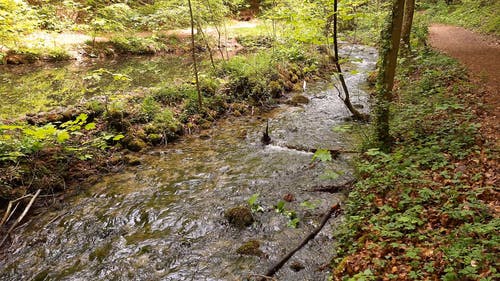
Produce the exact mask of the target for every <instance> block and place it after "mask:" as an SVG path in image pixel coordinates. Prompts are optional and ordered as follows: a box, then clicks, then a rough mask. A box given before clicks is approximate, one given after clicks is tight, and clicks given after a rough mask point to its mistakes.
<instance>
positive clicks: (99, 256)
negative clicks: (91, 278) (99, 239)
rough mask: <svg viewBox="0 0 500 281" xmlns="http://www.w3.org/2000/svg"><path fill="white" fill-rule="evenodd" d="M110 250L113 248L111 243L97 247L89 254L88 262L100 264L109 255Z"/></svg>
mask: <svg viewBox="0 0 500 281" xmlns="http://www.w3.org/2000/svg"><path fill="white" fill-rule="evenodd" d="M112 248H113V246H112V245H111V243H106V244H104V245H103V246H102V247H99V248H97V249H95V250H94V251H93V252H92V253H90V255H89V260H90V261H94V260H97V261H99V262H102V261H103V260H104V259H105V258H106V257H107V256H108V255H109V252H110V251H111V249H112Z"/></svg>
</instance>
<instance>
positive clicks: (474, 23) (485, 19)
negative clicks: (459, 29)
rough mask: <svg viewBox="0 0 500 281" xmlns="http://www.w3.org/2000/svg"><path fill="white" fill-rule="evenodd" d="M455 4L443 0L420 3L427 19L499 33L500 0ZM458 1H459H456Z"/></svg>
mask: <svg viewBox="0 0 500 281" xmlns="http://www.w3.org/2000/svg"><path fill="white" fill-rule="evenodd" d="M455 2H457V3H456V4H453V5H446V3H445V1H439V2H437V3H432V4H430V3H422V4H421V9H426V13H425V16H426V17H427V19H428V20H429V21H433V22H435V21H439V22H442V23H447V24H454V25H460V26H463V27H467V28H473V29H476V30H479V31H481V32H485V33H492V34H495V35H500V15H499V14H498V11H499V10H500V2H498V1H478V0H461V1H455ZM458 2H460V3H458Z"/></svg>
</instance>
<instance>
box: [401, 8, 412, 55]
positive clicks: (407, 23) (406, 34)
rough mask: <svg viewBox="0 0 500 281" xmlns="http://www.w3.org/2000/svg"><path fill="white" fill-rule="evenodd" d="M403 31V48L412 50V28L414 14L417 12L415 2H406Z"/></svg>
mask: <svg viewBox="0 0 500 281" xmlns="http://www.w3.org/2000/svg"><path fill="white" fill-rule="evenodd" d="M404 10H405V12H404V18H403V30H402V31H401V32H402V33H401V38H402V40H403V44H404V45H403V47H404V48H406V49H407V50H410V48H411V45H410V35H411V27H412V25H413V14H414V12H415V0H406V2H405V8H404Z"/></svg>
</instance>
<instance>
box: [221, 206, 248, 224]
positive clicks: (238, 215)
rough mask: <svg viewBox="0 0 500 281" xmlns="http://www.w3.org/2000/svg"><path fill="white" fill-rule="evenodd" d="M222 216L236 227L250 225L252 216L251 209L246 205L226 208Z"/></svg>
mask: <svg viewBox="0 0 500 281" xmlns="http://www.w3.org/2000/svg"><path fill="white" fill-rule="evenodd" d="M224 216H225V217H226V219H227V220H228V221H229V223H230V224H231V225H234V226H236V227H241V228H243V227H246V226H250V225H252V223H253V222H254V218H253V216H252V210H250V208H249V207H247V206H236V207H233V208H231V209H228V210H226V212H225V213H224Z"/></svg>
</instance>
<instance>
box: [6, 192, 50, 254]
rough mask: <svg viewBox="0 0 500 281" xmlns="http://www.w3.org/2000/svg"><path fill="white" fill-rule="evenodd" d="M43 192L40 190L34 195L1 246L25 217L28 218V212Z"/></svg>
mask: <svg viewBox="0 0 500 281" xmlns="http://www.w3.org/2000/svg"><path fill="white" fill-rule="evenodd" d="M41 191H42V190H41V189H38V190H37V191H36V193H35V195H33V197H31V199H30V202H29V203H28V205H27V206H26V208H24V211H23V213H22V214H21V215H20V216H19V217H18V218H17V220H16V221H15V222H14V223H13V224H12V226H11V227H10V228H9V230H8V231H7V233H6V234H5V237H4V238H3V240H2V242H0V246H2V245H3V243H4V242H5V240H7V237H9V235H10V233H11V232H12V230H13V229H14V228H15V227H16V226H17V225H18V224H19V223H20V222H21V221H22V220H23V218H24V216H26V214H27V213H28V211H29V210H30V208H31V205H33V202H35V199H36V198H37V197H38V194H40V192H41Z"/></svg>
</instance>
